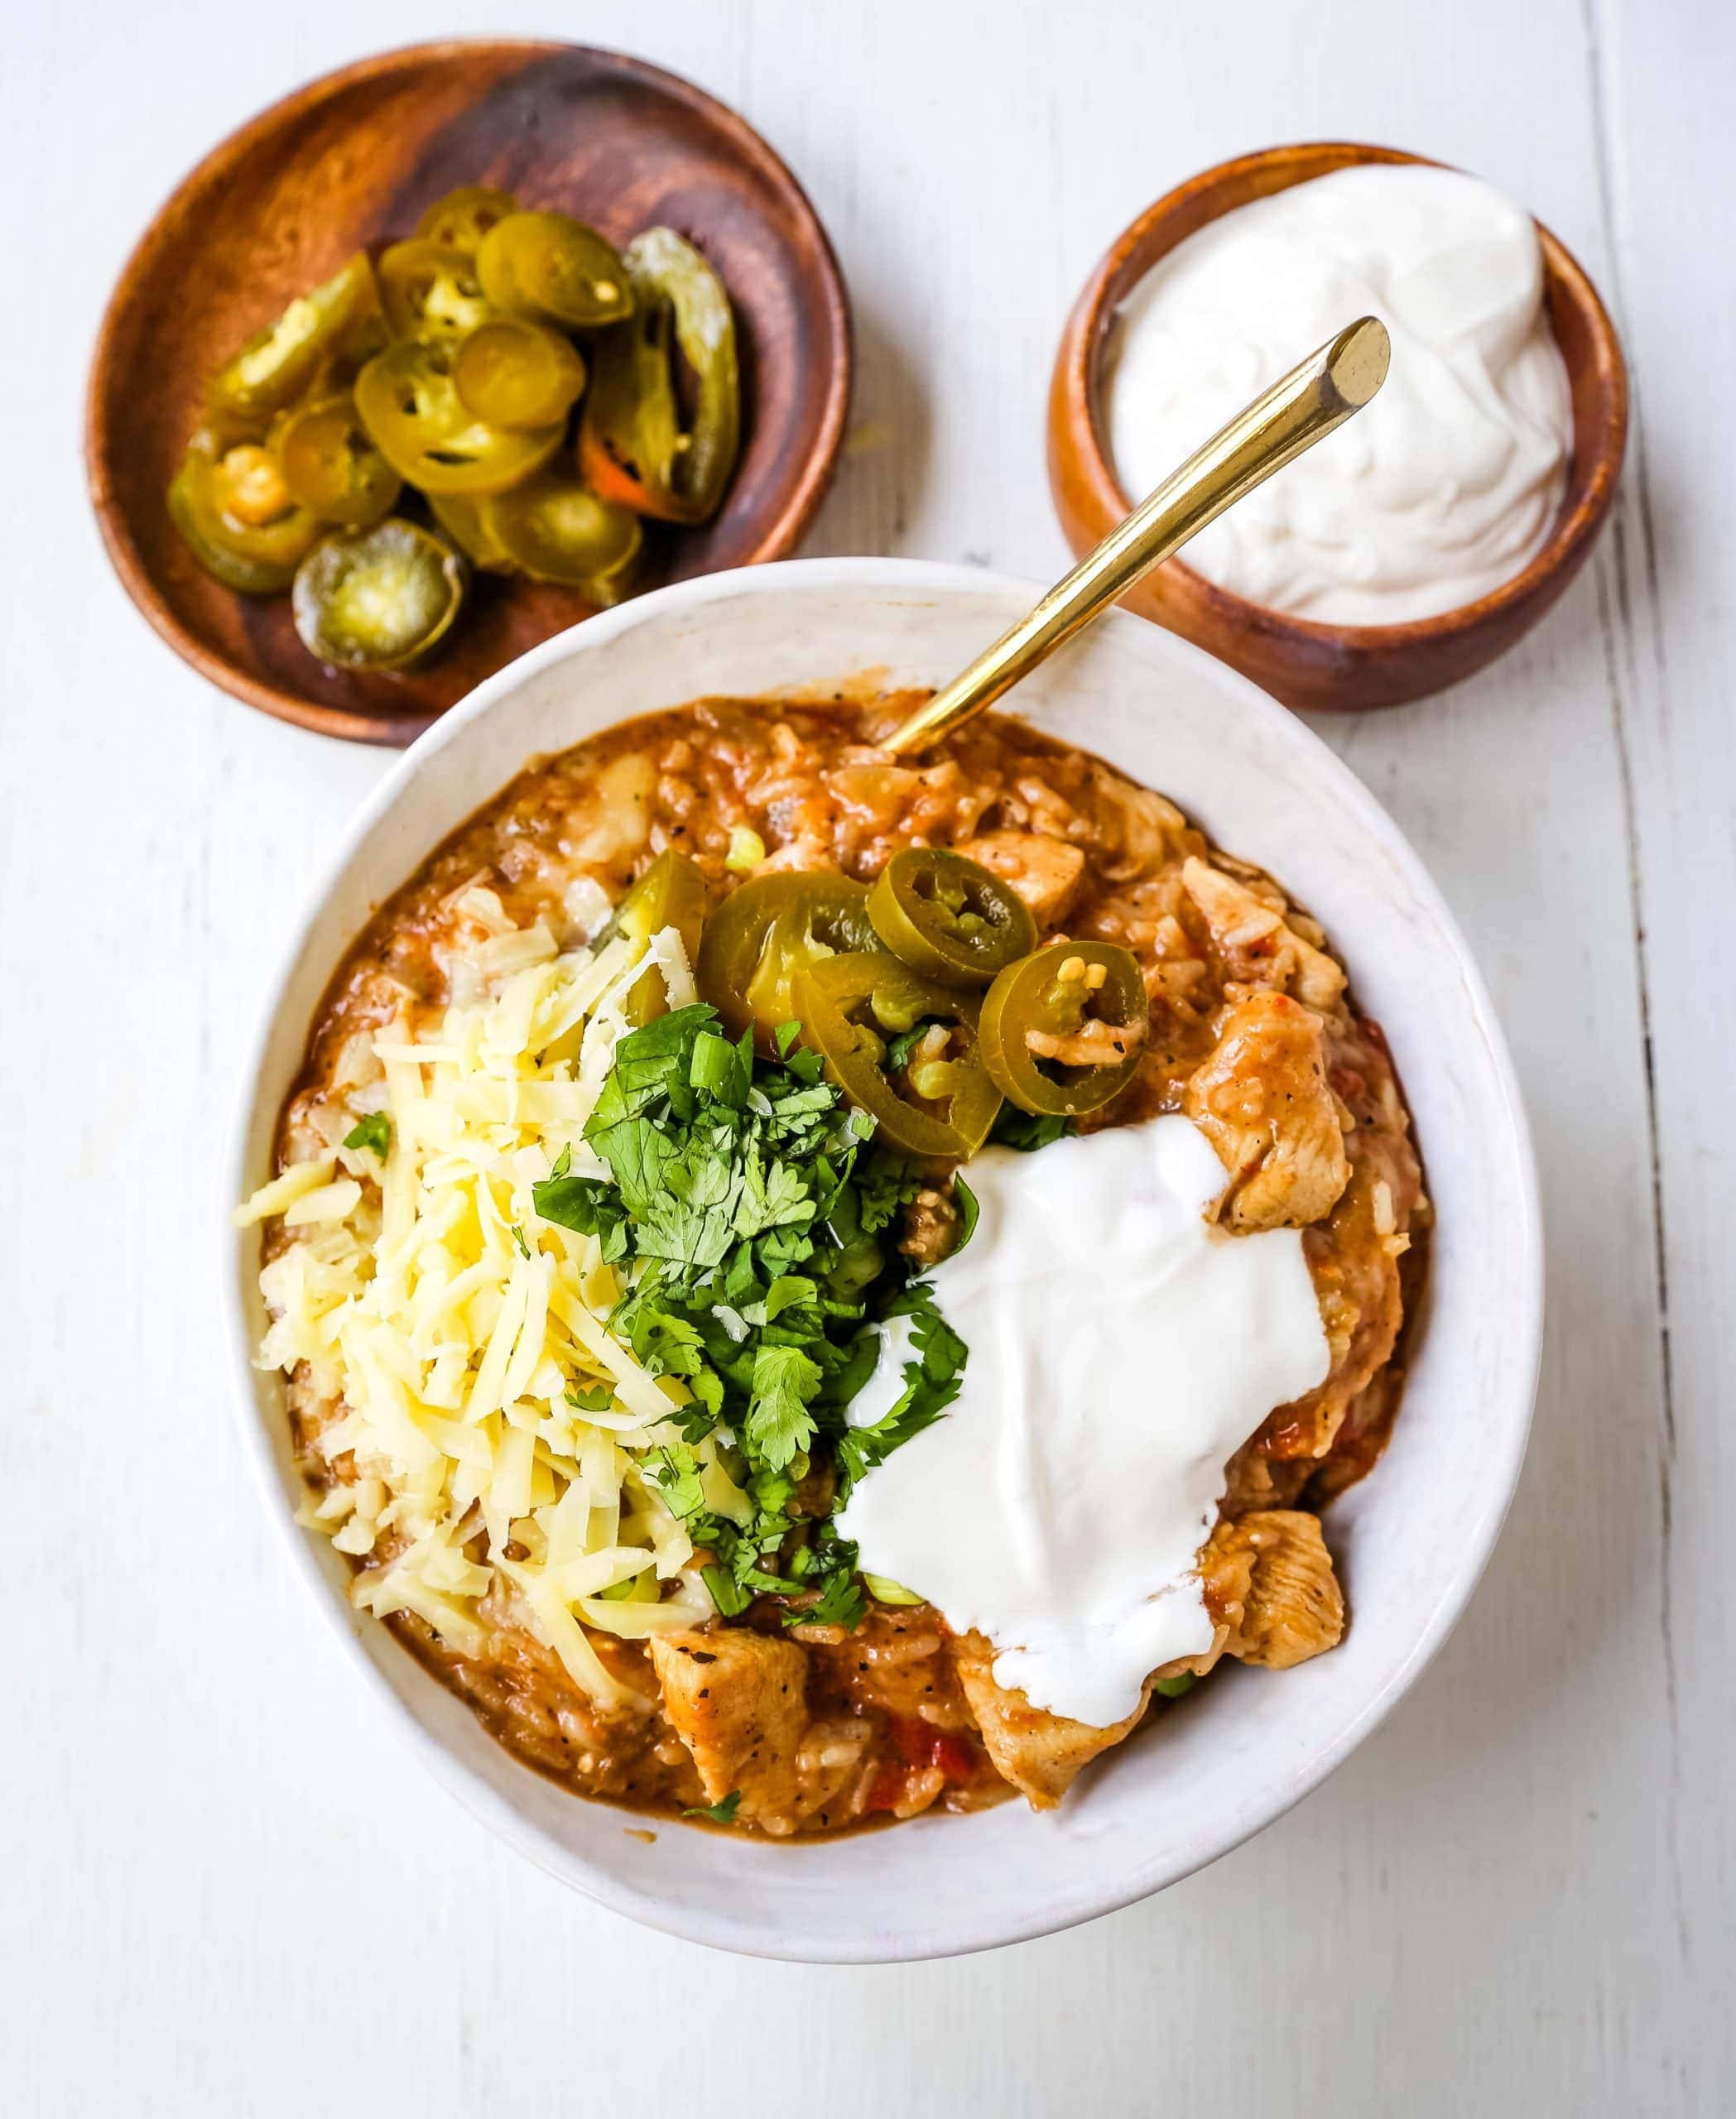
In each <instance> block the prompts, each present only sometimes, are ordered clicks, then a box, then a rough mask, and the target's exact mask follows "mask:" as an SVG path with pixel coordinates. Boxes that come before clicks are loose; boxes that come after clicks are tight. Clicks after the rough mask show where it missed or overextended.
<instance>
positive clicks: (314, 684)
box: [85, 39, 851, 743]
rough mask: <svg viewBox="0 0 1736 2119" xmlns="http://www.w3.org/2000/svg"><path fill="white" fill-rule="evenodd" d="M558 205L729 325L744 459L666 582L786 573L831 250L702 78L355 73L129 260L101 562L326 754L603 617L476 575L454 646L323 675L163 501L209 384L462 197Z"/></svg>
mask: <svg viewBox="0 0 1736 2119" xmlns="http://www.w3.org/2000/svg"><path fill="white" fill-rule="evenodd" d="M465 184H486V185H498V186H500V187H502V188H503V189H506V190H512V191H514V192H516V193H517V194H518V195H520V197H521V198H522V200H523V202H524V203H525V204H527V205H538V206H542V205H547V206H555V207H560V208H562V209H565V210H567V211H569V212H570V213H574V214H577V215H578V216H579V218H580V219H583V220H584V221H587V222H589V223H592V224H593V225H594V226H595V227H596V228H599V229H600V230H601V231H602V233H604V235H606V236H608V238H610V240H611V241H612V242H614V243H617V244H624V243H626V242H627V241H628V239H629V238H631V237H632V236H633V235H635V234H637V233H638V232H639V231H640V230H641V229H642V228H648V227H650V226H652V225H653V224H655V223H664V224H666V225H668V226H670V227H672V228H676V230H677V231H678V232H680V233H681V234H683V235H685V236H686V237H688V238H690V240H692V241H693V242H695V243H697V244H698V245H699V247H700V248H701V249H702V250H703V251H704V253H705V255H706V257H708V258H709V260H710V262H712V264H713V265H714V267H716V269H717V271H719V274H720V275H721V276H722V278H723V280H724V284H725V285H726V286H727V287H728V288H729V295H730V299H731V300H732V302H733V305H734V309H735V314H736V321H737V327H738V339H739V348H740V358H741V369H742V391H743V446H742V454H741V458H740V460H739V463H738V466H737V468H736V472H735V475H734V478H733V482H732V483H731V485H730V488H729V492H728V493H727V494H726V496H725V497H724V505H723V507H722V509H721V511H720V512H719V514H718V516H717V517H716V518H715V519H714V521H711V522H709V523H707V524H706V525H704V526H703V527H702V528H700V529H695V530H683V531H679V532H677V533H672V534H670V535H668V536H666V537H663V538H661V539H660V546H659V552H658V565H657V566H656V568H655V569H653V570H652V574H651V579H652V581H653V582H656V581H657V580H660V579H661V580H675V579H684V578H685V577H687V576H689V575H692V574H709V573H715V572H718V571H719V570H721V569H724V568H728V567H737V566H749V565H757V564H758V563H760V562H761V561H762V560H776V559H781V558H782V557H784V556H785V555H787V554H788V553H789V552H790V551H791V550H792V549H793V548H794V546H795V545H796V542H797V541H798V540H799V539H800V537H801V535H802V533H803V531H805V529H806V527H807V526H808V524H809V523H810V521H811V520H812V519H813V516H814V513H815V509H816V508H817V507H819V505H820V500H821V498H822V497H823V496H824V494H825V489H826V486H827V484H828V483H829V482H830V478H831V474H832V470H833V468H834V464H835V462H836V459H837V455H838V450H839V444H840V442H841V440H842V439H843V435H844V417H845V413H846V411H847V409H848V406H849V392H850V372H851V348H850V320H849V304H848V300H847V298H846V296H845V292H844V282H843V279H842V276H840V274H839V269H838V263H837V260H836V259H835V257H834V256H833V253H832V248H831V245H830V243H829V242H828V240H827V238H826V234H825V229H824V228H822V227H821V225H820V221H819V219H818V218H817V217H816V215H815V212H814V209H813V208H812V206H811V205H810V204H809V202H808V200H807V198H806V197H805V195H804V193H803V192H802V190H801V187H800V185H798V184H797V183H796V180H795V178H794V177H793V176H792V175H791V174H790V171H788V170H787V169H786V167H785V166H784V164H783V163H782V162H781V161H780V160H779V159H778V157H777V155H775V154H774V153H773V152H772V149H771V148H770V147H767V144H766V142H764V141H763V140H762V139H761V138H760V137H759V136H758V134H757V133H756V132H754V131H753V129H752V127H749V126H748V124H746V123H744V122H743V119H741V118H738V117H737V116H736V115H735V113H733V112H732V111H730V110H729V109H727V108H725V107H724V105H723V104H721V103H718V102H717V101H715V100H714V99H713V98H712V97H710V96H708V95H706V94H704V93H703V92H702V91H701V90H700V89H696V88H695V87H693V86H692V85H691V84H690V83H688V82H685V81H683V80H681V79H678V78H677V77H676V75H674V74H666V73H664V72H663V71H661V70H660V69H659V68H657V67H655V66H649V65H645V64H644V63H643V62H642V60H636V59H629V58H624V57H623V56H621V55H619V54H618V53H614V52H608V51H599V50H590V49H588V48H586V47H584V46H575V45H568V44H560V43H554V42H545V41H536V40H530V39H485V40H484V39H477V40H462V41H450V42H444V43H439V44H426V45H419V46H412V47H411V48H409V49H407V50H400V51H392V52H387V53H384V54H382V55H380V56H378V57H376V58H372V59H366V60H361V61H360V62H359V63H358V64H357V65H353V66H349V67H345V68H344V69H343V70H341V71H340V72H338V73H335V74H327V75H325V77H324V78H323V79H320V80H317V81H315V82H313V83H311V84H310V85H309V86H308V87H306V88H304V89H298V90H297V91H296V93H295V94H293V95H291V96H288V97H286V98H285V99H284V100H283V101H282V102H281V103H276V104H274V105H273V106H272V108H270V109H269V110H267V111H265V112H263V113H262V114H261V115H260V116H258V117H257V118H254V119H252V121H251V123H248V124H247V125H245V126H243V127H242V128H241V130H240V131H239V132H236V133H233V134H232V135H231V137H229V138H228V139H227V140H225V141H224V142H223V144H222V145H221V146H220V147H217V148H215V149H214V150H213V151H212V152H211V153H210V154H209V155H208V156H206V157H205V159H204V161H202V162H201V163H200V165H199V166H198V167H197V168H196V169H195V171H193V172H192V174H191V175H190V176H189V177H187V178H186V180H185V181H184V182H183V183H182V185H180V189H179V190H177V191H176V193H175V194H174V195H173V196H172V197H171V199H169V201H168V203H167V204H166V205H165V206H164V207H163V208H162V209H161V212H160V213H159V214H157V216H156V219H154V220H153V221H152V222H151V225H150V227H149V228H148V229H147V231H146V233H145V235H144V237H143V238H142V241H141V242H140V243H139V246H138V247H137V250H136V251H135V252H133V254H132V257H131V258H130V259H129V260H128V262H127V267H126V270H125V271H124V272H123V274H122V276H121V279H120V282H119V285H118V286H117V288H116V290H115V292H114V294H113V297H112V298H111V300H110V302H109V305H108V313H107V315H105V317H104V318H103V325H102V329H101V332H100V334H99V338H98V340H97V346H96V352H95V356H94V360H93V363H92V367H91V373H90V382H89V400H88V405H87V414H86V430H85V456H86V464H87V468H88V471H89V479H90V492H91V498H92V501H93V502H94V506H95V508H96V512H97V518H98V521H99V524H100V525H101V528H102V532H103V541H104V543H105V544H106V545H107V546H108V554H109V556H110V558H111V559H112V560H113V562H114V565H115V569H116V570H117V572H118V574H119V575H120V577H121V579H122V582H123V584H124V585H125V587H126V589H127V593H128V594H129V595H130V596H131V597H132V600H133V601H134V603H137V605H138V607H139V608H140V610H141V611H142V612H143V613H144V614H145V616H146V617H147V618H148V619H149V620H150V622H151V624H152V625H153V626H154V627H156V630H157V632H159V633H161V635H162V637H163V638H164V639H165V640H166V641H168V643H169V645H170V646H171V647H173V648H174V649H175V651H176V653H177V654H178V655H180V656H182V658H183V659H184V660H185V661H188V662H190V663H191V664H192V665H193V666H194V667H195V669H196V670H200V671H201V672H202V673H203V674H204V675H205V676H207V677H209V679H210V680H212V682H213V683H214V684H217V685H221V686H222V687H223V688H224V690H225V691H228V692H229V693H232V694H233V695H234V696H235V697H236V698H237V699H245V700H246V701H247V702H248V704H249V705H252V706H257V707H260V708H262V709H264V711H265V712H267V714H277V715H278V716H279V717H280V718H282V719H284V720H287V721H294V722H297V723H300V724H301V726H302V727H303V728H315V729H319V730H321V731H323V732H324V733H326V734H329V735H335V736H346V737H349V738H354V739H357V740H359V741H361V742H375V743H407V742H410V741H411V739H412V738H415V737H416V736H417V735H419V734H420V733H421V731H422V730H423V729H424V728H426V727H427V726H428V725H429V723H430V722H432V721H434V720H435V719H436V718H438V717H439V715H440V714H443V713H444V712H445V709H447V708H448V707H449V706H450V705H451V704H453V703H454V701H455V700H457V699H460V698H462V697H463V696H464V694H465V693H466V692H468V691H469V690H472V689H473V688H474V686H475V685H478V684H479V683H480V682H481V681H482V680H483V678H484V677H487V676H489V675H492V674H493V672H494V671H495V670H498V669H500V668H501V667H502V666H503V665H504V664H506V663H507V662H510V661H512V660H513V659H514V658H515V657H516V656H519V655H522V654H523V653H524V652H525V651H526V650H527V649H528V648H531V647H534V646H536V644H537V643H538V642H539V641H544V640H546V639H548V638H549V637H550V636H551V634H554V633H556V632H561V631H563V630H564V629H565V627H569V626H571V625H573V624H575V623H576V622H578V621H579V619H580V618H583V617H586V616H587V615H588V614H589V608H590V607H589V606H588V605H587V604H586V603H584V601H583V600H582V599H580V598H577V597H575V595H574V594H573V593H571V592H570V591H566V590H563V589H556V588H551V587H546V586H542V585H540V584H535V583H531V582H528V581H512V582H507V581H503V580H498V579H487V578H484V577H478V580H477V583H476V585H475V591H474V597H473V599H472V601H471V603H469V605H468V606H467V608H466V610H465V612H464V617H463V620H462V622H461V625H460V627H459V628H457V629H455V630H454V634H453V637H452V640H451V644H450V647H448V648H447V649H445V651H443V652H441V653H440V655H439V656H436V657H435V659H433V660H431V661H430V662H429V664H428V665H427V666H426V669H419V670H411V671H409V672H407V673H405V674H402V675H392V674H384V673H379V674H371V673H357V672H351V671H344V670H333V669H328V668H325V667H323V666H322V665H320V664H319V663H318V662H316V661H315V660H314V659H313V658H312V657H311V656H310V655H309V654H308V652H307V651H306V650H305V648H304V647H303V646H302V645H301V641H300V639H299V638H298V637H297V636H296V629H295V626H294V623H293V621H292V619H291V613H290V607H289V603H288V599H287V598H271V599H268V600H267V599H263V598H249V597H244V596H238V595H236V594H234V593H232V592H231V591H230V590H228V589H224V588H223V587H222V586H221V585H220V584H218V583H217V582H215V581H214V580H213V579H211V578H210V577H209V575H207V574H204V572H202V571H201V569H200V567H199V566H198V565H197V564H196V563H195V560H193V559H192V557H191V556H190V554H189V553H188V552H187V551H186V550H185V547H184V546H183V545H182V544H181V542H180V538H179V536H177V535H176V531H175V528H174V526H173V525H172V524H171V521H170V519H169V513H168V510H167V507H166V504H165V498H164V496H165V493H166V488H167V487H168V484H169V482H170V479H171V478H172V477H173V475H174V473H175V470H176V465H177V464H178V463H179V461H180V456H181V453H182V451H183V449H185V444H186V442H187V440H188V437H189V435H190V434H191V433H192V431H193V430H194V428H195V426H196V425H198V424H199V408H200V405H201V402H202V401H203V397H204V389H205V385H206V383H207V381H208V380H209V377H210V376H211V375H212V374H213V372H214V371H215V370H216V369H217V368H219V366H220V365H221V364H222V363H223V362H224V359H226V358H228V355H229V354H230V353H233V351H234V349H235V348H236V347H237V346H238V345H239V344H241V342H242V341H243V339H246V338H247V337H248V334H250V333H251V332H252V331H254V330H256V329H257V328H258V327H259V326H260V325H262V324H265V323H267V322H268V321H269V320H271V319H272V317H274V316H275V315H277V313H278V312H279V311H280V310H281V309H282V308H283V306H284V305H285V303H286V302H287V301H288V300H290V299H291V297H292V296H295V295H296V294H298V293H300V292H301V291H304V290H305V289H306V288H307V287H310V286H313V285H314V284H315V282H317V281H320V280H322V279H324V278H325V277H326V276H328V275H329V274H330V273H331V272H332V271H334V270H335V269H336V267H338V265H339V263H340V262H342V261H343V259H344V257H346V256H348V255H349V253H350V252H353V251H354V250H355V249H356V248H357V247H359V246H362V245H377V244H378V243H382V242H383V241H386V240H388V239H391V238H396V237H400V236H403V235H406V234H408V233H410V232H411V230H412V229H413V228H414V227H415V224H416V219H417V218H418V216H419V215H420V214H421V212H422V210H423V209H424V208H425V207H426V206H427V205H428V204H430V202H431V201H432V200H434V199H437V198H439V197H440V195H442V194H443V193H445V192H447V191H450V190H453V189H454V188H455V187H456V186H458V185H465Z"/></svg>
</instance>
